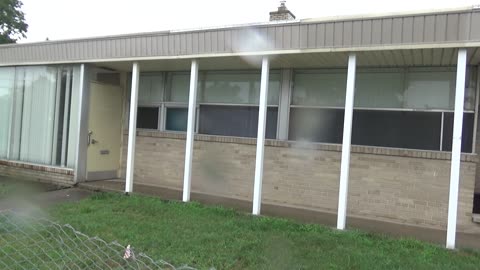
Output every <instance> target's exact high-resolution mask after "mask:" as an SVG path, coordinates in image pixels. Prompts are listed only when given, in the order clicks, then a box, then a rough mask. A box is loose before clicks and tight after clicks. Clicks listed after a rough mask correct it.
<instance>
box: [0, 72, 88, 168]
mask: <svg viewBox="0 0 480 270" xmlns="http://www.w3.org/2000/svg"><path fill="white" fill-rule="evenodd" d="M79 71H80V69H79V68H78V66H77V67H72V66H67V67H61V66H35V67H17V68H14V69H11V72H14V78H15V79H14V80H13V81H10V82H9V85H10V86H9V87H10V89H11V90H10V91H9V92H10V97H9V100H8V101H7V99H5V98H2V97H4V96H5V95H2V94H4V92H5V89H6V86H7V84H6V81H5V80H3V79H2V78H5V76H2V75H4V72H1V70H0V102H5V103H6V104H1V105H0V110H1V111H2V112H1V113H0V120H2V121H1V122H0V126H6V128H3V127H2V128H0V147H1V149H0V150H1V153H0V155H1V156H3V158H8V159H10V160H20V161H25V162H31V163H36V164H47V165H55V166H68V167H70V168H73V167H74V165H75V162H74V159H75V152H76V146H77V136H76V134H75V132H71V130H74V131H76V130H77V126H78V123H77V122H78V121H77V114H78V100H79V97H78V92H79V91H78V87H79V85H80V83H79V74H80V73H79ZM73 89H75V91H73ZM3 110H5V112H6V111H8V113H5V112H3ZM3 118H5V119H6V118H9V119H10V120H9V121H10V123H7V122H6V121H4V120H3ZM4 132H8V133H7V134H8V143H7V144H6V145H5V144H2V143H4V142H5V141H4V140H3V139H2V138H1V137H3V136H4V135H5V134H4ZM7 148H8V156H6V153H5V149H7Z"/></svg>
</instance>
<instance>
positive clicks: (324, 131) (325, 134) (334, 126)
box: [288, 108, 344, 143]
mask: <svg viewBox="0 0 480 270" xmlns="http://www.w3.org/2000/svg"><path fill="white" fill-rule="evenodd" d="M343 115H344V114H343V110H337V109H314V108H292V109H291V110H290V127H289V132H288V134H289V139H290V140H295V141H309V142H323V143H342V136H343Z"/></svg>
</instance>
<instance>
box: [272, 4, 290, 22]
mask: <svg viewBox="0 0 480 270" xmlns="http://www.w3.org/2000/svg"><path fill="white" fill-rule="evenodd" d="M285 2H286V1H284V0H283V1H280V6H279V7H278V10H277V11H272V12H270V21H288V20H295V15H293V13H292V12H290V10H288V9H287V6H285Z"/></svg>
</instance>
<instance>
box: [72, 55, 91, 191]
mask: <svg viewBox="0 0 480 270" xmlns="http://www.w3.org/2000/svg"><path fill="white" fill-rule="evenodd" d="M89 71H90V70H89V68H88V66H87V65H86V64H82V65H80V76H79V77H80V78H79V80H80V83H79V90H78V91H79V98H78V104H79V105H78V110H79V112H78V116H77V117H78V126H77V130H76V132H77V145H76V155H75V174H74V178H73V179H74V182H75V183H78V182H80V181H85V180H86V176H87V146H88V145H87V134H88V115H89V107H90V76H89V75H90V74H89Z"/></svg>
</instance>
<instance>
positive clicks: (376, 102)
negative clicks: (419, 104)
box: [355, 72, 404, 108]
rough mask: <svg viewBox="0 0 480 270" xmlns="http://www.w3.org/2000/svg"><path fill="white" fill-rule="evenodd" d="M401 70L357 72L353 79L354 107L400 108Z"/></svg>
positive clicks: (401, 95)
mask: <svg viewBox="0 0 480 270" xmlns="http://www.w3.org/2000/svg"><path fill="white" fill-rule="evenodd" d="M403 81H404V74H403V73H402V72H375V73H372V72H358V73H357V76H356V80H355V88H356V90H355V107H364V108H402V107H403V92H404V86H403Z"/></svg>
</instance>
